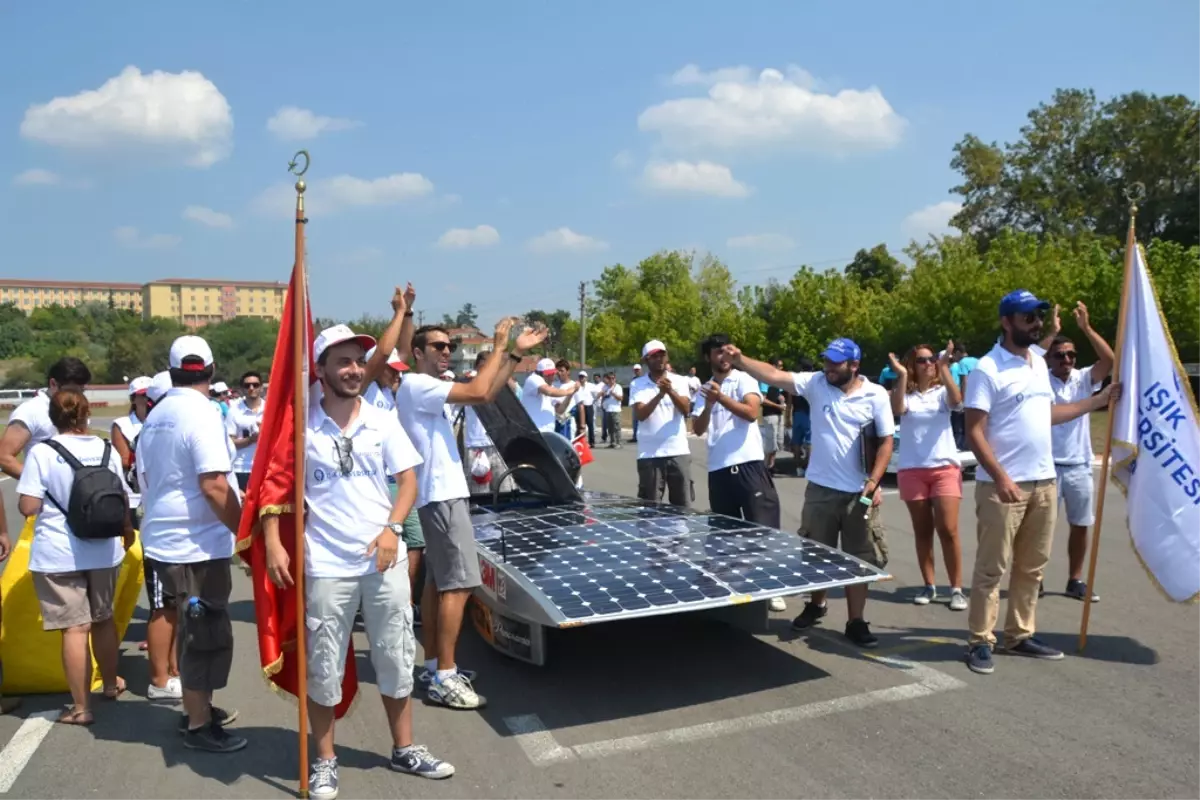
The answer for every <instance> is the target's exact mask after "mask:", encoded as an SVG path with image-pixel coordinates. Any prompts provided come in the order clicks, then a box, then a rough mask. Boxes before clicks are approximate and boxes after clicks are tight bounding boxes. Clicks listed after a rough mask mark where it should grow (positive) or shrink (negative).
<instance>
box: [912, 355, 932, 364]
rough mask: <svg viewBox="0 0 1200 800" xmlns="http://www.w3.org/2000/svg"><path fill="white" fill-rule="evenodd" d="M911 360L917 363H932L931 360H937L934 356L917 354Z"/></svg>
mask: <svg viewBox="0 0 1200 800" xmlns="http://www.w3.org/2000/svg"><path fill="white" fill-rule="evenodd" d="M913 360H914V361H916V362H917V363H918V364H932V363H933V362H935V361H937V359H936V358H934V357H933V356H917V357H916V358H915V359H913Z"/></svg>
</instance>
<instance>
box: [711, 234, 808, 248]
mask: <svg viewBox="0 0 1200 800" xmlns="http://www.w3.org/2000/svg"><path fill="white" fill-rule="evenodd" d="M725 244H726V245H727V246H729V247H733V248H738V249H743V250H791V249H792V248H793V247H795V245H796V243H795V242H794V241H792V240H791V238H789V237H787V236H784V235H783V234H782V233H752V234H747V235H746V236H734V237H732V238H730V239H726V240H725Z"/></svg>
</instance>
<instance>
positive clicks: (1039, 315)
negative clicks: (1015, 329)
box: [1022, 308, 1046, 325]
mask: <svg viewBox="0 0 1200 800" xmlns="http://www.w3.org/2000/svg"><path fill="white" fill-rule="evenodd" d="M1022 316H1023V317H1024V318H1025V322H1026V323H1028V324H1029V325H1032V324H1033V323H1034V322H1037V321H1039V320H1043V319H1045V318H1046V311H1045V309H1041V308H1039V309H1038V310H1037V311H1027V312H1025V313H1024V314H1023V315H1022Z"/></svg>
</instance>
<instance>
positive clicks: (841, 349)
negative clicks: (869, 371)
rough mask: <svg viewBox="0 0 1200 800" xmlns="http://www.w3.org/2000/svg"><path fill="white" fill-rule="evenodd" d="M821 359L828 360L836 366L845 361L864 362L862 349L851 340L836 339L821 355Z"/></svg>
mask: <svg viewBox="0 0 1200 800" xmlns="http://www.w3.org/2000/svg"><path fill="white" fill-rule="evenodd" d="M821 358H827V359H829V360H830V361H832V362H834V363H835V364H841V363H842V362H843V361H862V348H861V347H859V346H858V345H856V344H855V343H854V342H853V341H852V340H850V339H834V340H833V341H832V342H830V343H829V346H828V347H826V348H825V352H823V353H821Z"/></svg>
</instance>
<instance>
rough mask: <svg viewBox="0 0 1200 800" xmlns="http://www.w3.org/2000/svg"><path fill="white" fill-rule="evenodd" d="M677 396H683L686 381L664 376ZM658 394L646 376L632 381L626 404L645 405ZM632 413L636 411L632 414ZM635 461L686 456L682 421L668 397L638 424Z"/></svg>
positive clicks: (684, 422)
mask: <svg viewBox="0 0 1200 800" xmlns="http://www.w3.org/2000/svg"><path fill="white" fill-rule="evenodd" d="M667 377H668V378H669V379H670V380H671V386H672V387H673V388H674V389H675V392H676V393H677V394H682V395H685V396H686V395H687V379H686V378H683V377H682V376H680V375H675V374H673V373H667ZM657 394H658V385H657V384H655V382H654V381H653V380H651V379H650V376H649V375H643V376H641V377H640V378H634V380H633V383H631V384H630V385H629V404H630V405H634V406H636V405H637V404H638V403H648V402H650V401H651V400H653V399H654V396H655V395H657ZM635 413H636V411H635ZM637 434H638V440H637V446H638V458H639V459H642V458H666V457H669V456H686V455H689V454H690V453H691V448H690V447H689V446H688V438H687V424H686V418H685V417H684V415H683V414H680V413H679V409H677V408H675V404H674V403H673V402H671V398H670V397H669V396H664V397H663V399H662V400H661V401H660V402H659V404H658V405H657V406H656V407H655V409H654V411H652V412H651V413H650V416H649V417H647V418H646V419H644V420H642V421H640V422H639V423H638V432H637Z"/></svg>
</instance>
